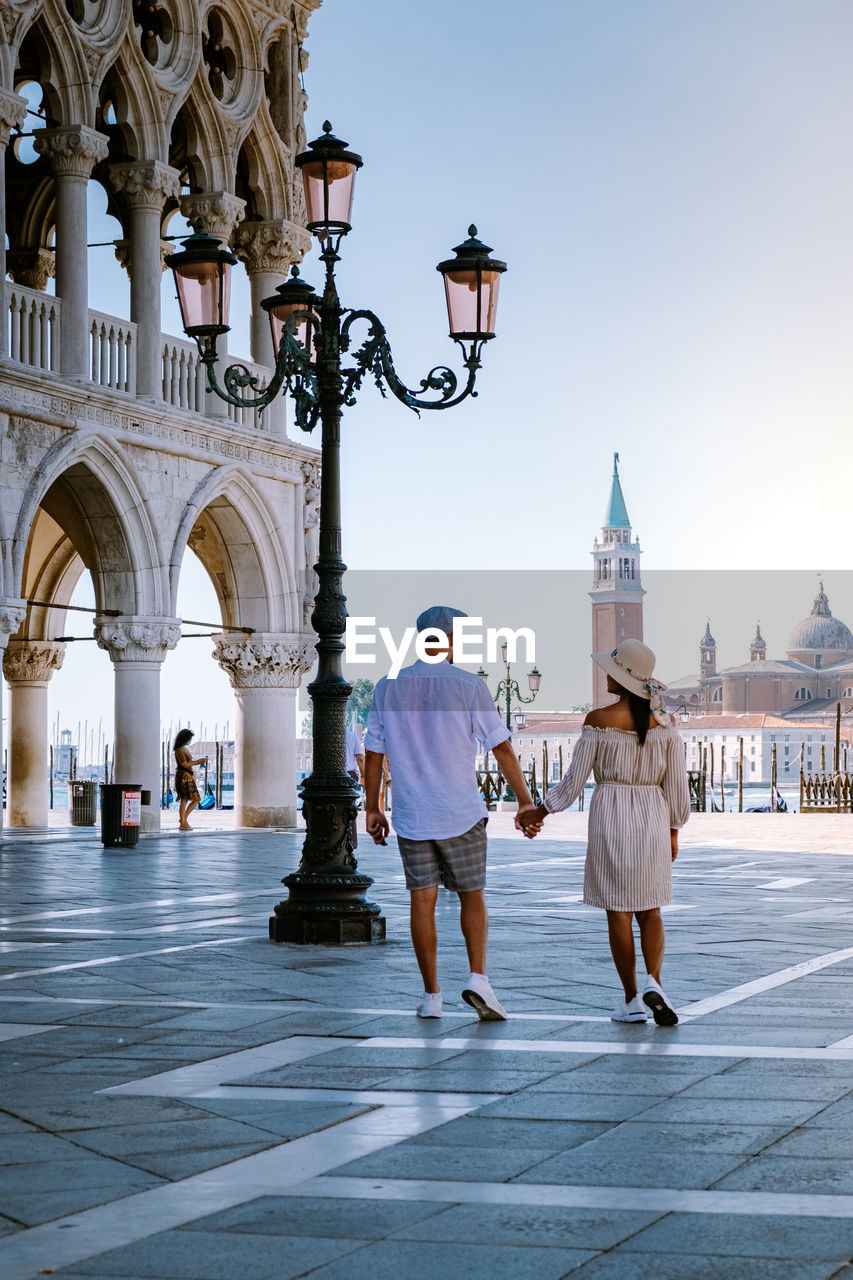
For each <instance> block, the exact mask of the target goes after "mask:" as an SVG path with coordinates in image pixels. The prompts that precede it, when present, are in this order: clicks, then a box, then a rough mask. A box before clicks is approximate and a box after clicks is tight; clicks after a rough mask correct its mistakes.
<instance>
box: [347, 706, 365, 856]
mask: <svg viewBox="0 0 853 1280" xmlns="http://www.w3.org/2000/svg"><path fill="white" fill-rule="evenodd" d="M346 751H347V760H346V767H347V773H348V774H349V776H350V777H351V778H354V779H355V781H356V782H357V783H358V784H359V787H361V785H362V784H363V782H364V747H363V746H362V744H361V738H360V737H359V736H358V734H357V732H356V731H355V729H347V735H346ZM350 839H351V841H352V847H353V849H357V848H358V818H357V817H355V818H353V820H352V822H351V823H350Z"/></svg>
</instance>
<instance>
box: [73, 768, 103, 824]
mask: <svg viewBox="0 0 853 1280" xmlns="http://www.w3.org/2000/svg"><path fill="white" fill-rule="evenodd" d="M70 787H71V825H72V827H94V825H95V814H96V813H97V810H98V784H97V782H94V781H82V782H81V781H77V780H76V779H75V780H72V782H71V783H70Z"/></svg>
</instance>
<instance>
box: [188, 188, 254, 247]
mask: <svg viewBox="0 0 853 1280" xmlns="http://www.w3.org/2000/svg"><path fill="white" fill-rule="evenodd" d="M179 203H180V207H181V213H182V214H183V215H184V217H185V218H186V220H187V222H188V223H189V224H190V226H195V224H196V223H199V222H200V223H202V224H203V225H204V229H205V231H206V232H207V233H208V235H211V236H216V237H217V238H218V239H220V240H224V241H225V242H226V243H227V242H228V241H229V240H230V239H231V233H232V231H233V230H234V228H235V226H236V225H237V223H238V222H239V221H240V219H241V218H242V217H243V212H244V210H245V208H246V201H245V200H241V199H240V198H239V196H232V195H231V194H230V192H228V191H203V192H201V193H200V194H199V195H185V196H181V198H180V201H179Z"/></svg>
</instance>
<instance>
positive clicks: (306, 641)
mask: <svg viewBox="0 0 853 1280" xmlns="http://www.w3.org/2000/svg"><path fill="white" fill-rule="evenodd" d="M213 640H214V646H213V656H214V657H215V658H216V661H217V662H218V663H219V665H220V667H221V668H222V670H223V671H224V672H225V673H226V674H227V676H228V678H229V680H230V681H231V685H232V687H233V688H234V689H238V690H239V689H298V688H299V683H300V681H301V679H302V677H303V676H304V675H305V673H306V672H307V671H310V670H311V667H312V666H313V665H314V658H315V656H316V655H315V651H314V645H313V643H312V641H311V639H310V638H309V637H308V636H304V635H271V634H269V633H256V634H255V635H253V636H244V635H234V634H230V635H229V634H227V633H224V634H221V635H218V636H214V637H213Z"/></svg>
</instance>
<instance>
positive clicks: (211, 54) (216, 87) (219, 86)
mask: <svg viewBox="0 0 853 1280" xmlns="http://www.w3.org/2000/svg"><path fill="white" fill-rule="evenodd" d="M202 56H203V58H204V61H205V63H206V64H207V78H208V80H209V82H210V87H211V89H212V90H213V94H214V97H216V98H218V99H219V100H220V101H222V99H224V98H228V97H230V92H229V82H231V81H233V80H234V78H235V76H236V74H237V58H236V56H235V54H234V50H233V49H232V48H231V46H230V44H229V42H228V37H227V36H226V33H225V26H224V23H223V21H222V15H221V14H220V12H219V10H218V9H211V11H210V13H209V15H208V19H207V31H206V32H205V33H204V34H203V35H202Z"/></svg>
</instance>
